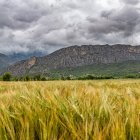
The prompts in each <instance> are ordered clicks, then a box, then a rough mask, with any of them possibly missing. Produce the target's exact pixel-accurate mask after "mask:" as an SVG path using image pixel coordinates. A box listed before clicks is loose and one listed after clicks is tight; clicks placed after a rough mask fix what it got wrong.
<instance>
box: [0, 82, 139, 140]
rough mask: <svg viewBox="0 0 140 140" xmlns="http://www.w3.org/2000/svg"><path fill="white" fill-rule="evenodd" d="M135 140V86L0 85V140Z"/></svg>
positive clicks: (136, 122)
mask: <svg viewBox="0 0 140 140" xmlns="http://www.w3.org/2000/svg"><path fill="white" fill-rule="evenodd" d="M19 139H20V140H64V139H65V140H132V139H133V140H139V139H140V80H100V81H99V80H97V81H50V82H0V140H19Z"/></svg>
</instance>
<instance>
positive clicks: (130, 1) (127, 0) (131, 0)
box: [122, 0, 139, 5]
mask: <svg viewBox="0 0 140 140" xmlns="http://www.w3.org/2000/svg"><path fill="white" fill-rule="evenodd" d="M122 1H123V2H124V3H126V4H134V5H136V4H138V3H139V0H122Z"/></svg>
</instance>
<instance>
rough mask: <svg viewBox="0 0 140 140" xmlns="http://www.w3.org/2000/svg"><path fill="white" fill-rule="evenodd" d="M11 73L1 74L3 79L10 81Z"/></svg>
mask: <svg viewBox="0 0 140 140" xmlns="http://www.w3.org/2000/svg"><path fill="white" fill-rule="evenodd" d="M11 77H12V75H11V74H10V73H8V72H6V73H4V75H3V76H2V79H3V81H10V80H11Z"/></svg>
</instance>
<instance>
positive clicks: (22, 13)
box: [0, 0, 140, 53]
mask: <svg viewBox="0 0 140 140" xmlns="http://www.w3.org/2000/svg"><path fill="white" fill-rule="evenodd" d="M139 1H140V0H0V52H1V53H11V52H31V51H35V50H37V51H38V50H39V51H46V52H48V53H50V52H52V51H54V50H57V49H59V48H62V47H67V46H71V45H82V44H116V43H125V44H133V45H138V44H140V3H139Z"/></svg>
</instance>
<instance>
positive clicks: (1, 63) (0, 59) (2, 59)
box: [0, 53, 9, 70]
mask: <svg viewBox="0 0 140 140" xmlns="http://www.w3.org/2000/svg"><path fill="white" fill-rule="evenodd" d="M7 65H9V58H8V56H6V55H4V54H2V53H0V70H1V69H2V68H4V67H5V66H7Z"/></svg>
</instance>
